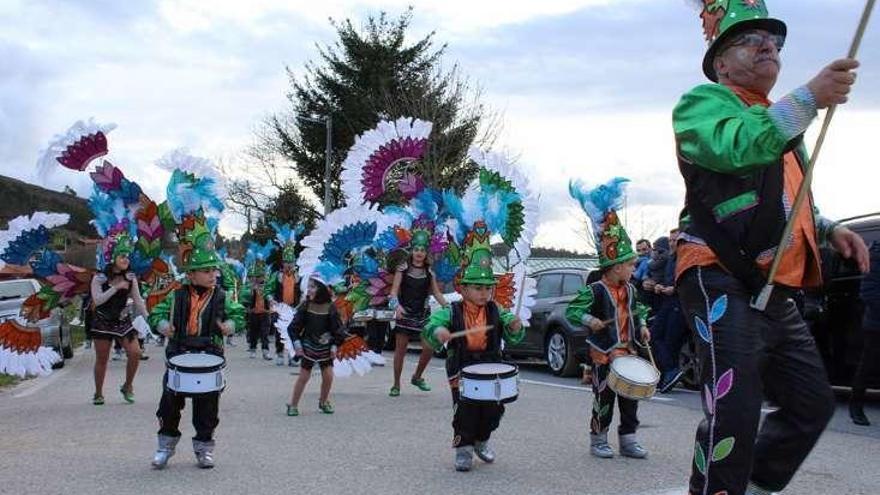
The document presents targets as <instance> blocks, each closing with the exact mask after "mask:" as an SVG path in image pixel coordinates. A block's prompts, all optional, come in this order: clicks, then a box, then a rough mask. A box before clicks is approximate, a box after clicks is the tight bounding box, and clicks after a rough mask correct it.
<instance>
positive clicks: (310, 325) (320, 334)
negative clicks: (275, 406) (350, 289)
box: [287, 265, 346, 416]
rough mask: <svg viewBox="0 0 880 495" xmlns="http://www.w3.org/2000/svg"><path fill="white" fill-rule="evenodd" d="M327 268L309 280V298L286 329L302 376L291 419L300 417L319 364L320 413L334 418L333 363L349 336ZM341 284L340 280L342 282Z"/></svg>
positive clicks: (295, 389)
mask: <svg viewBox="0 0 880 495" xmlns="http://www.w3.org/2000/svg"><path fill="white" fill-rule="evenodd" d="M325 266H326V265H318V267H317V269H316V271H315V272H314V273H312V274H311V275H310V276H309V279H308V289H307V292H306V298H305V300H304V301H303V302H302V304H300V305H299V306H298V307H297V308H296V314H295V316H294V317H293V321H291V322H290V325H289V326H288V327H287V332H288V336H289V337H290V339H291V341H292V342H293V348H294V354H295V355H296V356H297V357H299V358H300V359H301V362H300V372H299V376H298V377H297V380H296V382H294V384H293V392H292V393H291V397H290V403H289V404H288V405H287V415H288V416H299V401H300V398H301V397H302V394H303V391H304V390H305V387H306V384H307V383H308V382H309V379H310V378H311V376H312V369H313V368H314V366H315V364H317V365H318V366H319V368H320V370H321V393H320V396H319V398H318V410H320V411H321V412H322V413H325V414H333V412H334V409H333V404H332V403H331V402H330V387H332V386H333V362H334V360H335V359H336V352H337V349H338V348H339V346H341V345H342V343H343V342H344V341H345V338H346V333H345V330H344V327H343V324H342V321H341V320H340V318H339V313H338V312H337V310H336V306H335V305H334V304H333V293H332V291H331V289H330V285H331V284H332V283H333V279H332V278H330V277H332V275H330V274H329V273H322V271H323V272H332V271H333V270H332V269H330V270H324V268H325ZM340 281H341V280H340Z"/></svg>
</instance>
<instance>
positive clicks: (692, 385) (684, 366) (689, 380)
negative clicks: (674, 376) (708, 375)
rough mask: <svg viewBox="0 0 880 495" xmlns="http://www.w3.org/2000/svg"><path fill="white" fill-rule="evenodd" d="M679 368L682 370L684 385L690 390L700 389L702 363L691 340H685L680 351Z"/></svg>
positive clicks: (682, 382)
mask: <svg viewBox="0 0 880 495" xmlns="http://www.w3.org/2000/svg"><path fill="white" fill-rule="evenodd" d="M678 369H680V370H681V371H682V375H681V381H680V382H679V383H681V385H682V386H684V387H685V388H687V389H689V390H700V363H699V360H698V359H697V355H696V353H695V352H694V348H693V346H692V345H691V343H690V342H685V343H684V345H683V346H682V347H681V352H679V353H678Z"/></svg>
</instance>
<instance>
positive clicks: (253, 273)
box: [244, 241, 275, 278]
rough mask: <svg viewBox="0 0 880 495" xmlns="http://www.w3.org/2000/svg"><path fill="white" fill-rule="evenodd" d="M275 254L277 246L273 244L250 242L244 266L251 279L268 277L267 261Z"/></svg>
mask: <svg viewBox="0 0 880 495" xmlns="http://www.w3.org/2000/svg"><path fill="white" fill-rule="evenodd" d="M274 252H275V245H274V244H272V243H271V242H267V243H265V244H260V243H258V242H253V241H251V242H249V243H248V248H247V252H245V255H244V265H245V268H246V269H247V274H248V276H249V277H256V278H260V277H264V276H266V260H268V259H269V257H270V256H272V253H274Z"/></svg>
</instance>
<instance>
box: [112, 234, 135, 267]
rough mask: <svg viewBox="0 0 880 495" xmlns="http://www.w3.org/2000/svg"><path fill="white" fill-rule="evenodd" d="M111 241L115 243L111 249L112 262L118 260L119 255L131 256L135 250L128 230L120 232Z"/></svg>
mask: <svg viewBox="0 0 880 495" xmlns="http://www.w3.org/2000/svg"><path fill="white" fill-rule="evenodd" d="M110 242H112V243H113V249H112V250H111V251H110V263H113V262H114V261H116V258H117V257H118V256H122V255H125V256H129V255H130V254H131V252H132V251H134V243H133V242H132V239H131V236H130V235H129V234H128V232H120V233H119V234H117V235H116V236H115V237H114V238H113V239H112V240H111V241H110Z"/></svg>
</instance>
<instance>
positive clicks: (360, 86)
mask: <svg viewBox="0 0 880 495" xmlns="http://www.w3.org/2000/svg"><path fill="white" fill-rule="evenodd" d="M411 20H412V10H411V9H410V10H407V12H405V13H404V14H402V15H401V16H400V17H399V18H398V19H397V20H394V21H392V20H389V19H388V17H387V16H386V15H385V14H384V13H382V14H380V15H379V16H378V17H374V16H370V17H368V19H367V22H366V24H365V26H364V27H363V29H362V30H358V29H356V28H355V26H354V25H353V24H352V22H351V20H349V19H346V20H345V21H343V22H341V23H335V22H333V21H331V22H333V26H334V27H335V29H336V33H337V35H338V40H337V41H336V42H335V43H334V44H333V45H332V46H325V47H320V48H319V53H320V56H319V63H318V64H315V63H308V64H306V66H305V69H304V75H303V76H302V77H301V78H297V77H296V75H295V73H294V72H293V71H292V70H291V69H290V68H289V67H288V69H287V71H288V75H289V77H290V81H291V86H292V89H291V91H290V92H289V93H288V95H287V96H288V100H289V101H290V104H291V106H290V109H289V110H288V111H286V112H284V113H281V114H278V115H275V116H274V117H272V118H271V119H269V121H268V122H267V124H268V129H266V130H264V131H268V132H264V133H263V134H262V137H263V142H264V145H266V146H268V147H271V148H272V149H274V150H275V151H277V152H278V153H280V154H281V155H283V156H284V157H285V158H286V159H288V160H290V161H291V162H293V167H294V169H295V170H296V172H297V173H298V175H299V177H300V178H301V179H302V181H303V182H304V183H305V184H306V186H308V187H309V188H311V189H312V191H314V193H315V194H316V195H317V196H318V197H319V198H323V197H324V169H325V149H326V128H325V127H324V126H322V125H321V124H320V122H315V121H314V119H315V118H318V119H320V120H325V119H326V118H327V117H328V116H329V117H330V118H331V119H332V152H331V161H332V170H331V174H330V175H331V177H332V184H331V187H332V189H331V192H332V196H333V203H334V204H335V205H337V206H341V199H342V198H341V192H340V165H341V163H342V161H343V160H344V158H345V154H346V153H347V151H348V149H349V148H350V147H351V146H352V144H354V140H355V137H356V136H357V135H359V134H361V133H363V132H364V131H367V130H369V129H371V128H373V127H374V126H375V125H376V124H377V123H378V122H379V121H380V120H382V119H396V118H399V117H403V116H407V117H415V118H420V119H423V120H429V121H431V122H433V124H434V127H433V134H432V136H431V140H432V146H431V147H430V149H429V151H428V154H427V156H426V158H425V159H424V160H422V161H421V163H419V164H416V165H415V166H416V169H417V171H418V172H419V173H421V174H422V176H423V177H424V178H425V180H426V182H427V183H428V184H429V185H431V186H433V187H455V188H462V187H464V185H466V184H467V182H468V181H469V180H470V179H471V178H473V177H474V174H475V171H476V167H475V166H474V165H473V164H472V163H468V160H467V155H466V154H467V149H468V147H469V146H471V145H472V144H474V141H475V140H476V139H478V138H479V139H481V140H485V141H488V140H489V137H488V136H489V135H491V134H492V131H494V127H493V126H491V125H490V126H489V131H488V132H486V133H485V134H483V135H481V134H480V133H481V125H482V126H483V127H484V128H486V127H487V123H486V120H487V113H486V110H485V109H484V107H483V106H482V104H480V103H479V101H478V100H479V93H478V91H472V90H471V88H470V87H469V84H468V82H467V81H466V80H464V79H462V78H461V77H460V76H459V73H458V70H457V67H455V66H453V68H452V69H451V70H449V71H443V70H442V69H441V67H440V63H441V58H442V55H443V52H444V49H445V45H443V46H440V47H439V48H438V47H435V45H434V33H433V32H432V33H430V34H428V35H427V36H425V37H424V38H422V39H420V40H418V41H416V42H415V43H412V44H407V43H406V39H405V38H406V33H407V29H408V28H409V25H410V22H411ZM309 116H311V118H312V119H313V120H306V119H304V118H302V117H309ZM489 124H491V122H490V123H489Z"/></svg>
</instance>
